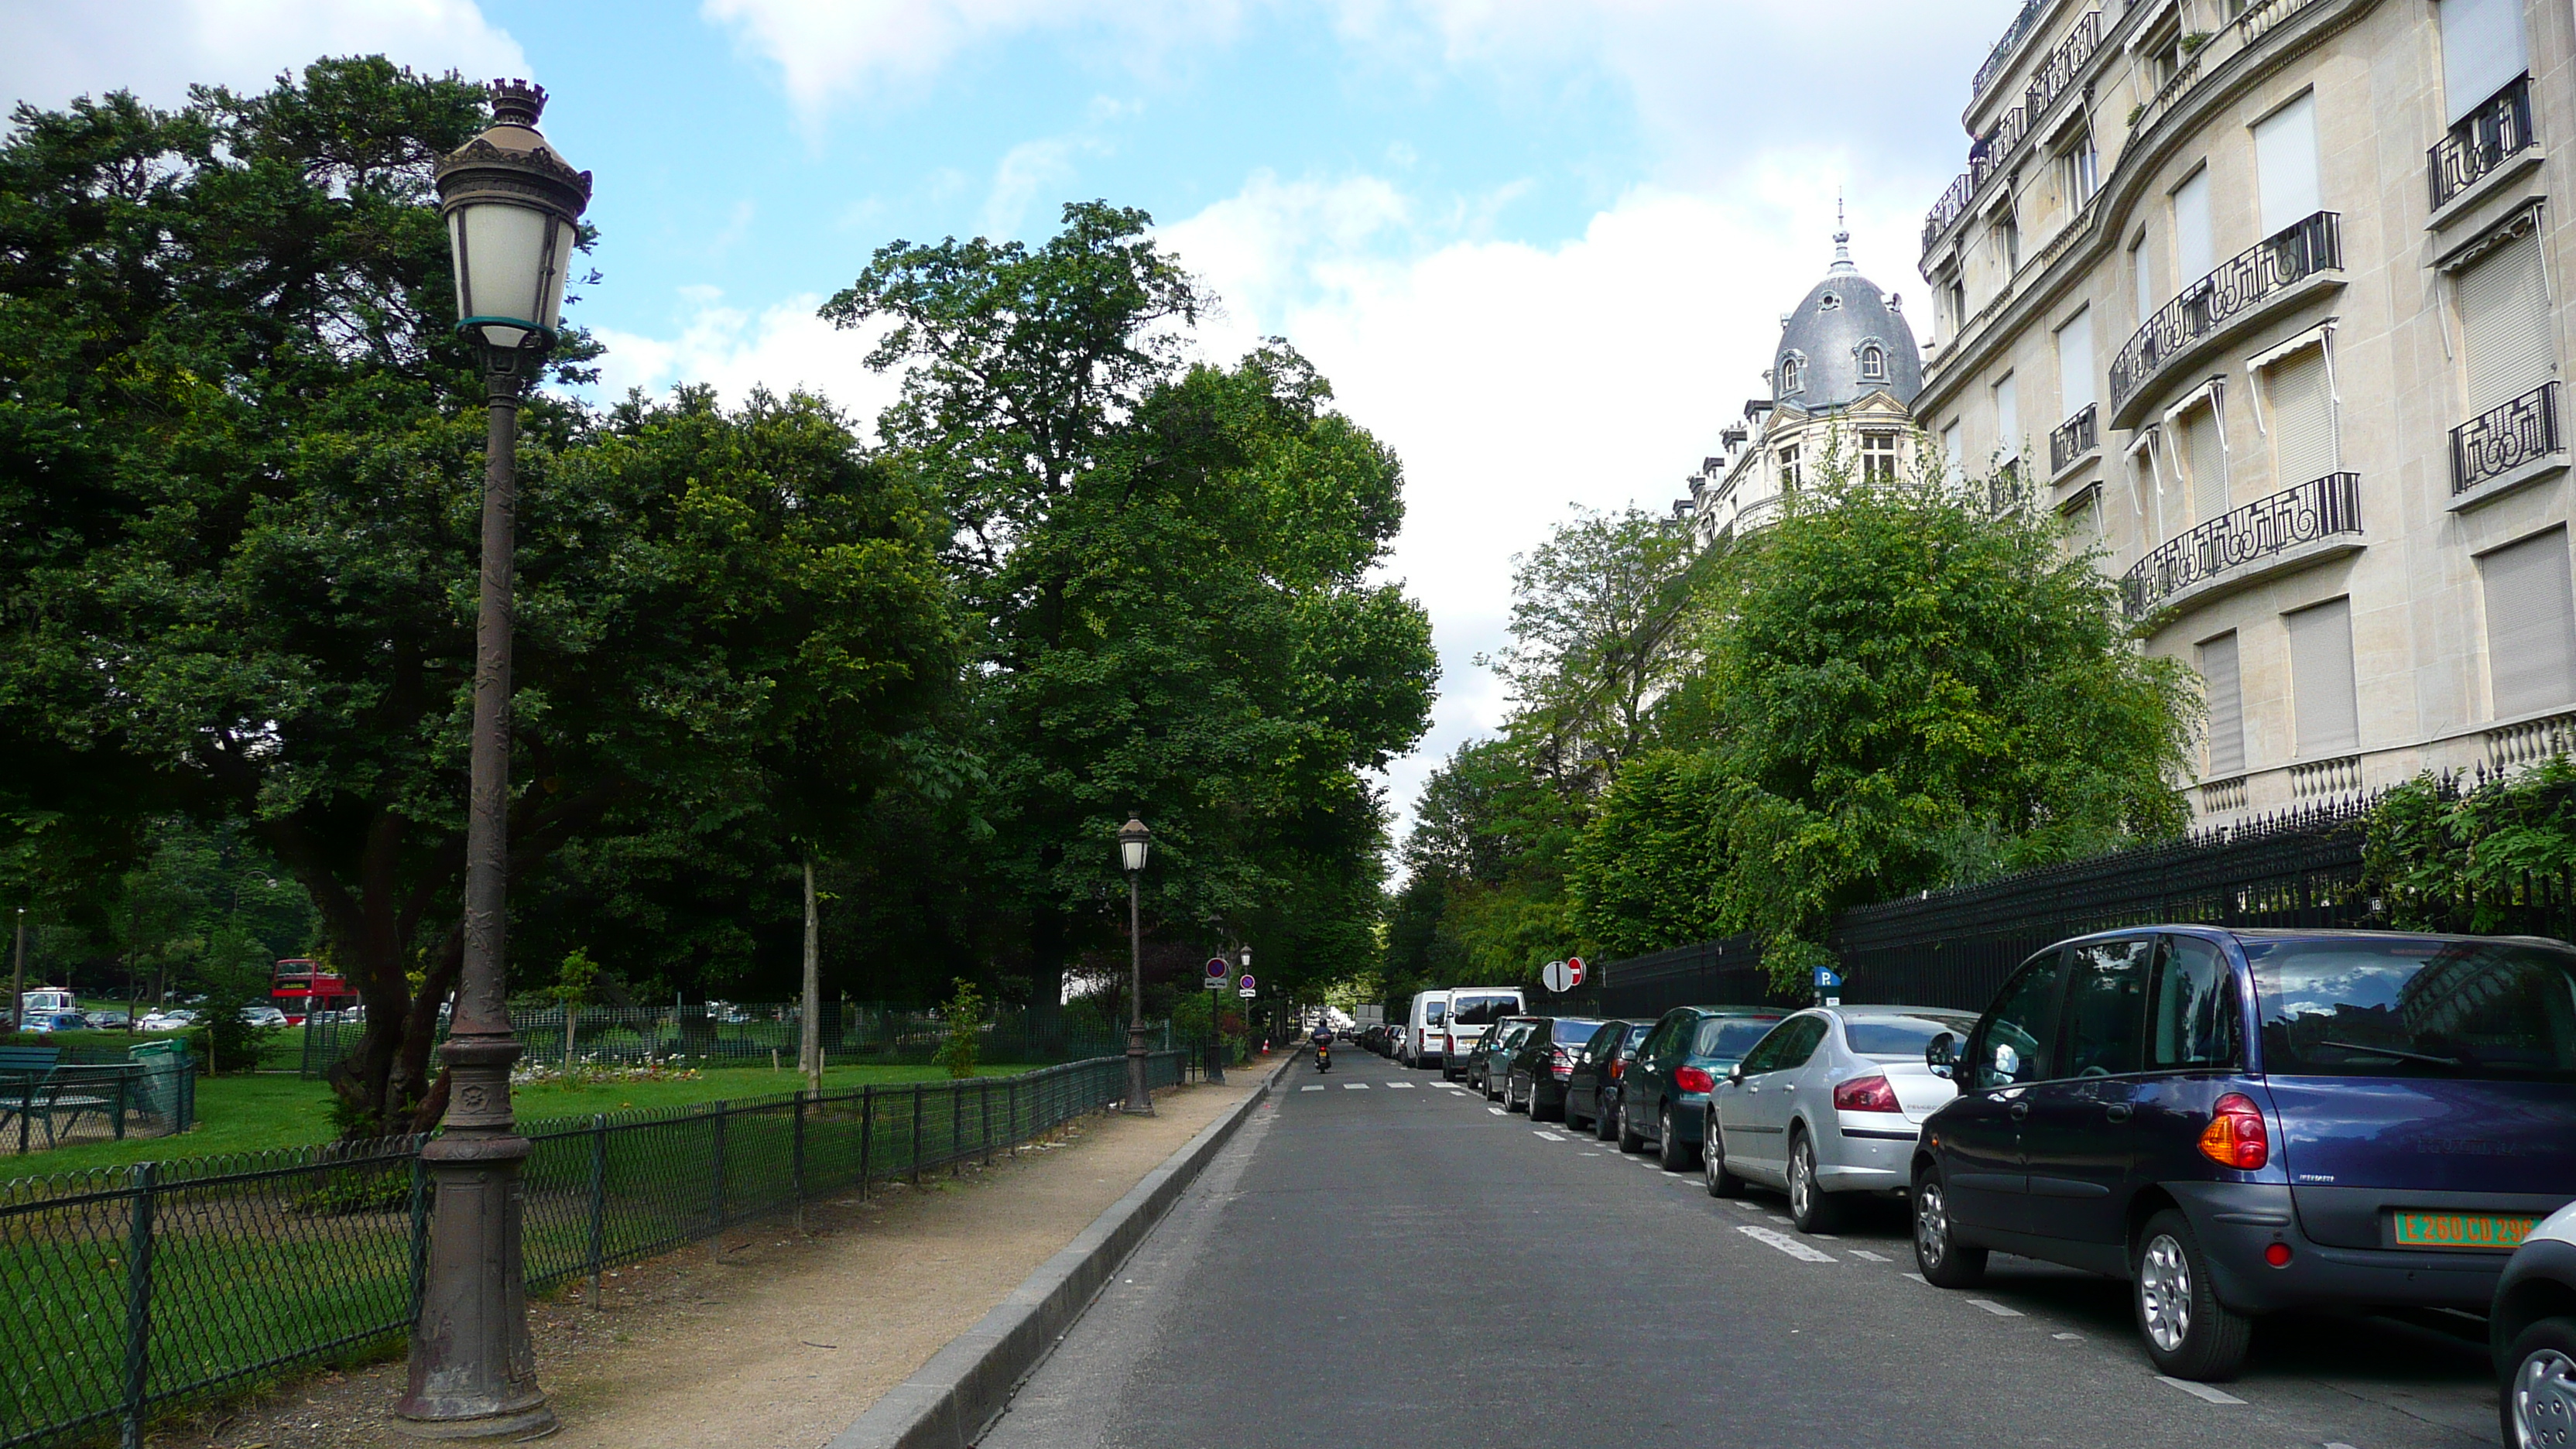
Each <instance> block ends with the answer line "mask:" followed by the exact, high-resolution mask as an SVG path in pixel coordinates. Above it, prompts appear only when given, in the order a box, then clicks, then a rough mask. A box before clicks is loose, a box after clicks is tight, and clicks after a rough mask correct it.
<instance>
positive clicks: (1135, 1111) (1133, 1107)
mask: <svg viewBox="0 0 2576 1449" xmlns="http://www.w3.org/2000/svg"><path fill="white" fill-rule="evenodd" d="M1118 1110H1120V1111H1122V1112H1124V1113H1126V1114H1127V1115H1128V1116H1130V1117H1151V1116H1153V1115H1154V1094H1153V1093H1152V1092H1149V1091H1147V1090H1146V1089H1145V1027H1144V1024H1143V1023H1142V1022H1139V1023H1136V1024H1134V1025H1131V1026H1129V1027H1128V1028H1127V1102H1126V1105H1124V1106H1122V1107H1120V1108H1119V1109H1118Z"/></svg>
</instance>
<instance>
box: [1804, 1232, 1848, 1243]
mask: <svg viewBox="0 0 2576 1449" xmlns="http://www.w3.org/2000/svg"><path fill="white" fill-rule="evenodd" d="M1807 1236H1808V1237H1811V1238H1814V1239H1815V1240H1816V1241H1818V1242H1820V1243H1839V1242H1841V1241H1842V1239H1840V1238H1837V1237H1835V1236H1834V1235H1833V1234H1831V1233H1809V1234H1807Z"/></svg>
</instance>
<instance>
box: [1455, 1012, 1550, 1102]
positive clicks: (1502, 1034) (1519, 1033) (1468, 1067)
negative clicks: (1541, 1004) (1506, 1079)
mask: <svg viewBox="0 0 2576 1449" xmlns="http://www.w3.org/2000/svg"><path fill="white" fill-rule="evenodd" d="M1537 1021H1538V1018H1537V1017H1535V1016H1507V1017H1504V1018H1503V1019H1502V1020H1500V1021H1498V1022H1495V1023H1494V1024H1493V1026H1492V1027H1491V1028H1490V1029H1488V1030H1487V1031H1486V1032H1485V1034H1484V1035H1483V1036H1481V1037H1479V1038H1477V1040H1476V1045H1475V1046H1474V1047H1473V1048H1472V1049H1470V1050H1469V1051H1468V1053H1467V1060H1466V1064H1465V1066H1464V1067H1463V1069H1462V1070H1461V1071H1460V1073H1459V1075H1461V1076H1463V1077H1464V1078H1466V1081H1467V1087H1468V1089H1469V1090H1470V1091H1476V1092H1482V1093H1484V1094H1485V1100H1486V1101H1488V1102H1492V1101H1498V1100H1500V1099H1501V1097H1502V1095H1503V1073H1502V1064H1503V1063H1505V1062H1507V1061H1510V1060H1511V1056H1512V1053H1513V1052H1515V1051H1518V1050H1519V1049H1520V1044H1521V1038H1523V1037H1525V1036H1528V1035H1529V1030H1530V1027H1531V1026H1533V1025H1534V1024H1536V1023H1537Z"/></svg>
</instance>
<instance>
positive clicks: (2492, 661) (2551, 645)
mask: <svg viewBox="0 0 2576 1449" xmlns="http://www.w3.org/2000/svg"><path fill="white" fill-rule="evenodd" d="M2478 571H2479V572H2480V573H2481V574H2483V575H2485V578H2486V594H2487V673H2488V675H2489V676H2490V677H2491V678H2492V679H2493V680H2494V683H2495V714H2496V718H2498V719H2508V718H2511V717H2512V716H2514V715H2518V714H2529V713H2531V712H2532V711H2533V710H2540V709H2549V708H2551V707H2553V706H2556V705H2562V704H2566V703H2568V702H2569V701H2570V700H2576V598H2571V592H2570V588H2569V580H2568V567H2567V530H2565V529H2563V528H2553V529H2551V530H2549V531H2548V532H2547V533H2544V534H2542V535H2540V536H2539V537H2537V538H2528V539H2524V540H2523V541H2522V542H2520V543H2517V544H2514V545H2512V546H2511V547H2508V548H2500V549H2497V550H2496V551H2495V552H2493V553H2491V554H2488V555H2486V556H2485V557H2483V558H2481V559H2479V560H2478Z"/></svg>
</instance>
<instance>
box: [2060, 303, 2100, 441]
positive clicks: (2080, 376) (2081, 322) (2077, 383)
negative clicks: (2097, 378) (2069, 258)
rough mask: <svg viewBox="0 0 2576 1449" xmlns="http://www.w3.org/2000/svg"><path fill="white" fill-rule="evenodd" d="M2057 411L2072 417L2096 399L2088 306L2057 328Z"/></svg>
mask: <svg viewBox="0 0 2576 1449" xmlns="http://www.w3.org/2000/svg"><path fill="white" fill-rule="evenodd" d="M2057 397H2058V402H2057V410H2058V412H2059V413H2060V414H2062V415H2063V416H2064V417H2067V418H2071V417H2073V416H2075V415H2076V414H2077V413H2080V412H2082V411H2084V409H2086V408H2087V407H2090V406H2091V405H2092V404H2093V402H2094V400H2095V399H2094V396H2093V309H2092V308H2090V307H2087V308H2085V309H2084V310H2083V311H2081V312H2078V313H2076V314H2075V315H2074V316H2072V317H2069V318H2067V319H2066V325H2065V326H2063V327H2060V328H2058V329H2057Z"/></svg>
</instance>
